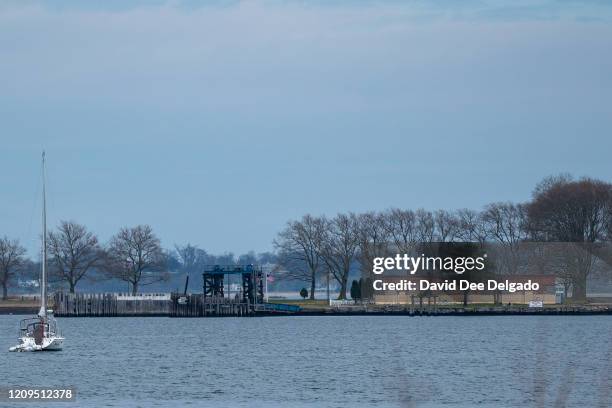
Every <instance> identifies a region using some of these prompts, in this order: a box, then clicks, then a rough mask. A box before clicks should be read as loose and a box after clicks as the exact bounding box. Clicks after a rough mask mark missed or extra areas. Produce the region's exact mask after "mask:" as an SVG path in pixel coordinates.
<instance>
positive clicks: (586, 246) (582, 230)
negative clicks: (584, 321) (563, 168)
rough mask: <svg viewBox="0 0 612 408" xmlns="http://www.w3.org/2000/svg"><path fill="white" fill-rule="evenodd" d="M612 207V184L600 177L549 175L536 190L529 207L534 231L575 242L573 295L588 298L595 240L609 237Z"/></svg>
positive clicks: (538, 236)
mask: <svg viewBox="0 0 612 408" xmlns="http://www.w3.org/2000/svg"><path fill="white" fill-rule="evenodd" d="M611 207H612V185H611V184H610V183H606V182H603V181H599V180H593V179H582V180H579V181H571V179H569V178H567V177H560V178H556V179H555V178H549V179H547V181H545V182H543V183H540V185H539V186H538V187H537V188H536V190H535V191H534V196H533V200H532V201H531V202H530V203H529V205H528V207H527V215H528V217H529V227H530V228H531V232H530V233H531V235H532V236H533V237H535V238H536V239H539V240H542V241H556V242H568V243H575V244H577V245H578V246H580V247H581V250H579V251H575V252H574V254H573V256H572V258H573V259H572V262H571V264H568V265H567V268H568V269H570V270H571V269H573V270H574V271H575V272H574V273H573V282H572V283H573V285H572V297H573V298H574V299H576V300H579V301H584V300H586V281H587V277H588V275H589V273H590V271H591V269H592V265H593V260H592V256H593V248H594V247H595V246H594V245H593V244H594V243H597V242H601V241H602V240H604V239H606V228H607V226H608V225H609V222H610V220H609V216H610V208H611Z"/></svg>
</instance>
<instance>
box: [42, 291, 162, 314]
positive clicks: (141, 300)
mask: <svg viewBox="0 0 612 408" xmlns="http://www.w3.org/2000/svg"><path fill="white" fill-rule="evenodd" d="M53 303H54V310H53V311H54V314H55V315H56V316H58V317H118V316H168V315H169V313H170V294H140V295H130V294H126V293H62V292H57V293H56V294H55V295H54V297H53Z"/></svg>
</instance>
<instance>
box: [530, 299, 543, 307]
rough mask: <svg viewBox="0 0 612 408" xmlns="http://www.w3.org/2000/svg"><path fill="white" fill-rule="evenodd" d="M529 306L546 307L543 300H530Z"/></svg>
mask: <svg viewBox="0 0 612 408" xmlns="http://www.w3.org/2000/svg"><path fill="white" fill-rule="evenodd" d="M529 307H544V302H543V301H541V300H530V301H529Z"/></svg>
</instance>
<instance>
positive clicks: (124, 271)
mask: <svg viewBox="0 0 612 408" xmlns="http://www.w3.org/2000/svg"><path fill="white" fill-rule="evenodd" d="M107 252H108V257H107V264H106V269H107V272H108V273H109V275H110V276H112V277H114V278H117V279H120V280H123V281H125V282H128V283H129V284H130V285H131V287H132V294H134V295H135V294H137V293H138V288H139V286H142V285H149V284H152V283H155V282H159V281H163V280H166V279H167V276H166V274H165V273H164V272H165V271H164V267H165V264H166V256H165V254H164V252H163V251H162V248H161V245H160V242H159V239H158V238H157V237H156V236H155V234H154V233H153V230H152V229H151V227H150V226H148V225H138V226H136V227H133V228H122V229H121V230H120V231H119V232H118V233H117V235H115V236H113V237H112V238H111V241H110V244H109V247H108V251H107Z"/></svg>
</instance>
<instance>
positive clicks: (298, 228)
mask: <svg viewBox="0 0 612 408" xmlns="http://www.w3.org/2000/svg"><path fill="white" fill-rule="evenodd" d="M324 229H325V223H324V221H323V219H322V218H316V217H312V216H311V215H305V216H304V217H302V219H301V220H300V221H290V222H288V223H287V225H286V227H285V229H284V230H283V231H281V232H280V233H279V234H278V237H277V238H276V239H275V240H274V247H275V248H276V250H277V251H278V263H279V265H280V266H281V267H282V268H284V270H285V271H287V275H288V276H289V277H292V278H297V279H300V280H304V281H308V282H310V299H314V298H315V289H316V279H317V275H318V274H319V272H320V265H321V256H320V254H319V248H320V247H321V239H322V238H323V234H324Z"/></svg>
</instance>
